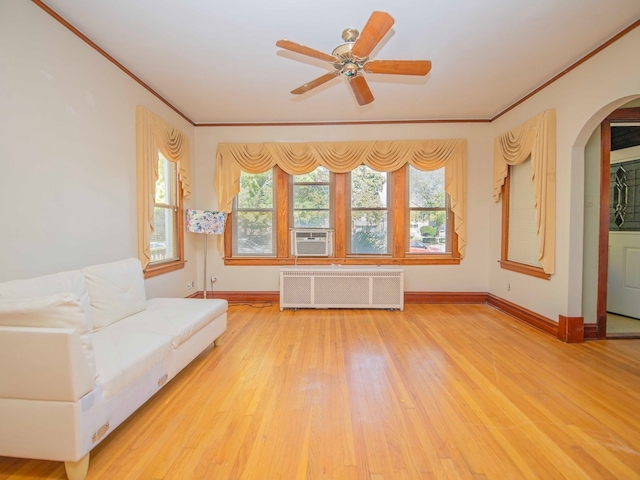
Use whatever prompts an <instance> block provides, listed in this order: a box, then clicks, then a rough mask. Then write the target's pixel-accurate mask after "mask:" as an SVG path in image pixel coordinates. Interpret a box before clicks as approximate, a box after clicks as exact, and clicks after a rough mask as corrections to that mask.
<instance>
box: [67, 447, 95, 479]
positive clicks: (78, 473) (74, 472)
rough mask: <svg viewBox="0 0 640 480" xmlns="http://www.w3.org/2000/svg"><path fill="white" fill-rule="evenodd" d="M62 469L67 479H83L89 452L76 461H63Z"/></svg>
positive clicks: (86, 470)
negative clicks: (65, 472)
mask: <svg viewBox="0 0 640 480" xmlns="http://www.w3.org/2000/svg"><path fill="white" fill-rule="evenodd" d="M64 469H65V470H66V471H67V478H68V479H69V480H84V479H85V477H86V476H87V472H88V471H89V453H87V454H86V455H85V456H84V457H82V458H81V459H80V460H78V461H77V462H64Z"/></svg>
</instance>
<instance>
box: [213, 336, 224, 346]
mask: <svg viewBox="0 0 640 480" xmlns="http://www.w3.org/2000/svg"><path fill="white" fill-rule="evenodd" d="M213 344H214V345H215V346H216V347H219V346H220V345H222V340H221V339H220V337H218V338H216V339H215V340H214V341H213Z"/></svg>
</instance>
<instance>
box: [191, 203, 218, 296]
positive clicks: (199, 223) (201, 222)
mask: <svg viewBox="0 0 640 480" xmlns="http://www.w3.org/2000/svg"><path fill="white" fill-rule="evenodd" d="M226 218H227V214H226V213H225V212H211V211H209V210H189V209H187V231H189V232H192V233H204V234H205V236H204V298H205V299H206V298H207V236H208V235H222V234H223V233H224V222H225V220H226Z"/></svg>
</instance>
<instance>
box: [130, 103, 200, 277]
mask: <svg viewBox="0 0 640 480" xmlns="http://www.w3.org/2000/svg"><path fill="white" fill-rule="evenodd" d="M158 150H160V152H161V153H162V155H164V157H165V158H166V159H167V160H169V161H170V162H177V164H178V178H179V180H180V184H181V185H182V196H183V197H184V198H189V195H190V194H191V184H190V181H189V169H190V167H189V137H187V135H186V134H184V133H183V132H182V131H180V130H178V129H177V128H175V127H173V126H172V125H169V124H168V123H167V122H165V121H164V120H163V119H162V118H160V117H159V116H158V115H156V114H154V113H153V112H151V111H149V110H147V109H146V108H144V107H141V106H138V107H136V173H137V192H138V258H139V259H140V262H141V263H142V268H143V269H144V268H147V266H148V265H149V262H150V261H151V250H150V246H149V245H150V242H151V234H152V232H153V230H154V226H153V207H154V203H155V189H156V180H157V179H158Z"/></svg>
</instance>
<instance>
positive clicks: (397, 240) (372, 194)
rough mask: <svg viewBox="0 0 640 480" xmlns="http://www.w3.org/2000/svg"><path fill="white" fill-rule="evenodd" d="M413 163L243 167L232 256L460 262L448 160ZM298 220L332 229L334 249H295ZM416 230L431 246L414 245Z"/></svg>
mask: <svg viewBox="0 0 640 480" xmlns="http://www.w3.org/2000/svg"><path fill="white" fill-rule="evenodd" d="M409 169H410V167H409V166H408V165H405V166H403V167H401V168H399V169H398V170H396V171H394V172H388V173H387V172H378V171H376V170H373V169H371V168H369V167H367V166H359V167H357V168H356V169H354V170H353V171H351V172H348V173H331V172H329V171H328V170H327V169H325V168H324V167H318V168H317V169H316V170H314V171H312V172H310V173H307V174H304V175H288V174H287V173H285V172H284V171H283V170H282V169H280V168H279V167H275V168H274V169H273V170H269V171H268V172H265V173H261V174H248V173H245V172H243V173H242V174H241V176H240V193H239V194H238V195H236V197H235V199H234V201H233V212H232V214H231V222H230V226H231V228H228V229H227V231H226V232H225V235H226V237H225V264H227V265H293V264H314V265H322V264H325V265H327V264H332V263H340V264H346V265H349V264H352V265H367V264H369V265H381V264H394V265H425V264H430V263H431V264H458V263H460V254H459V253H458V251H457V236H456V235H455V234H454V230H453V228H454V225H453V220H451V219H452V218H453V215H451V214H450V206H449V201H448V195H447V194H445V192H444V168H443V169H441V170H437V171H435V172H423V171H419V170H416V169H412V170H409ZM411 172H412V173H411ZM412 175H413V176H412ZM410 190H412V193H411V195H410V194H409V192H410ZM410 199H412V200H411V201H412V202H413V203H414V204H411V203H410ZM427 226H428V227H431V228H424V227H427ZM293 228H303V229H313V228H329V229H331V230H332V231H333V254H332V255H331V256H330V257H306V256H305V257H294V256H293V255H292V253H291V229H293ZM421 228H422V231H420V229H421ZM416 229H417V230H416ZM410 231H411V232H414V231H415V232H417V233H416V235H419V237H417V238H416V240H415V241H417V242H420V243H421V244H425V245H428V246H429V247H430V248H428V249H426V251H423V250H420V251H415V248H414V249H411V248H410V233H409V232H410ZM422 233H425V236H424V238H427V237H430V236H433V241H432V240H430V239H429V240H427V242H432V243H426V242H423V235H422Z"/></svg>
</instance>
